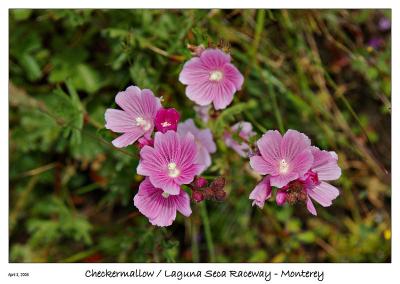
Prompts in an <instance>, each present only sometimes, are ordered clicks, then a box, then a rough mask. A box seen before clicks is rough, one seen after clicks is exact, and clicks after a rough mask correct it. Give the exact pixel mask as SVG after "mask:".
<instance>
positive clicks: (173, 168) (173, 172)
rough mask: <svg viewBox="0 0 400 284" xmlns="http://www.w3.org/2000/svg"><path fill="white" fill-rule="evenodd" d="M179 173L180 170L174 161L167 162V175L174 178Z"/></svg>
mask: <svg viewBox="0 0 400 284" xmlns="http://www.w3.org/2000/svg"><path fill="white" fill-rule="evenodd" d="M179 174H180V171H179V170H178V169H177V168H176V164H175V163H169V164H168V175H169V176H170V177H173V178H175V177H177V176H179Z"/></svg>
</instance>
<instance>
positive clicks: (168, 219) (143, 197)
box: [133, 178, 192, 227]
mask: <svg viewBox="0 0 400 284" xmlns="http://www.w3.org/2000/svg"><path fill="white" fill-rule="evenodd" d="M133 202H134V205H135V206H136V207H137V208H138V209H139V211H140V212H141V213H142V214H143V215H145V216H146V217H147V218H149V221H150V223H151V224H153V225H156V226H161V227H165V226H169V225H171V224H172V222H173V221H174V220H175V218H176V211H179V212H180V213H181V214H182V215H184V216H186V217H189V216H190V215H191V214H192V210H191V208H190V198H189V195H188V194H187V193H186V192H185V191H183V190H180V191H179V193H178V194H177V195H169V194H168V193H166V192H164V191H163V190H162V189H160V188H156V187H154V185H152V184H151V182H150V179H149V178H145V180H144V181H142V183H141V184H140V186H139V191H138V193H137V194H136V195H135V197H134V199H133Z"/></svg>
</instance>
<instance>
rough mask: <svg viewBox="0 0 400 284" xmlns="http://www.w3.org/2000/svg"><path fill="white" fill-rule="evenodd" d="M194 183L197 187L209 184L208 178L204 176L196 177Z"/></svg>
mask: <svg viewBox="0 0 400 284" xmlns="http://www.w3.org/2000/svg"><path fill="white" fill-rule="evenodd" d="M193 185H194V186H195V187H196V188H203V187H205V186H207V180H206V179H205V178H203V177H196V179H195V180H194V182H193Z"/></svg>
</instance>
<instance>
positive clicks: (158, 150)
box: [137, 130, 200, 195]
mask: <svg viewBox="0 0 400 284" xmlns="http://www.w3.org/2000/svg"><path fill="white" fill-rule="evenodd" d="M196 155H197V149H196V143H195V140H194V137H193V135H192V134H190V133H188V134H187V135H185V136H182V137H181V136H180V135H179V134H178V133H176V132H175V131H172V130H169V131H168V132H166V133H165V134H164V133H161V132H156V134H155V137H154V148H153V147H150V146H144V147H143V148H142V150H141V151H140V161H139V165H138V167H137V173H138V174H139V175H143V176H148V177H149V178H150V181H151V183H152V184H153V185H154V186H155V187H157V188H161V189H162V190H163V191H165V192H166V193H169V194H172V195H177V194H179V193H180V191H181V189H180V185H182V184H189V183H191V182H192V181H193V179H194V176H195V175H196V174H197V173H198V172H199V169H200V165H198V164H197V163H196Z"/></svg>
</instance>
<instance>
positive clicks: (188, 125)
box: [178, 119, 216, 174]
mask: <svg viewBox="0 0 400 284" xmlns="http://www.w3.org/2000/svg"><path fill="white" fill-rule="evenodd" d="M178 133H179V134H180V135H182V136H183V135H186V134H187V133H191V134H193V136H194V139H195V142H196V146H197V156H196V163H197V164H199V165H201V167H200V170H199V173H198V174H200V173H202V172H203V171H205V170H206V169H207V168H208V167H209V166H210V165H211V155H210V154H211V153H214V152H215V151H216V146H215V143H214V140H213V136H212V133H211V131H210V129H208V128H207V129H199V128H197V126H196V125H195V124H194V122H193V119H188V120H186V121H185V122H181V123H179V125H178Z"/></svg>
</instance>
